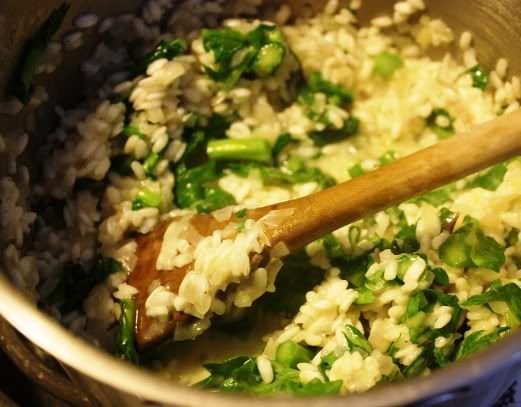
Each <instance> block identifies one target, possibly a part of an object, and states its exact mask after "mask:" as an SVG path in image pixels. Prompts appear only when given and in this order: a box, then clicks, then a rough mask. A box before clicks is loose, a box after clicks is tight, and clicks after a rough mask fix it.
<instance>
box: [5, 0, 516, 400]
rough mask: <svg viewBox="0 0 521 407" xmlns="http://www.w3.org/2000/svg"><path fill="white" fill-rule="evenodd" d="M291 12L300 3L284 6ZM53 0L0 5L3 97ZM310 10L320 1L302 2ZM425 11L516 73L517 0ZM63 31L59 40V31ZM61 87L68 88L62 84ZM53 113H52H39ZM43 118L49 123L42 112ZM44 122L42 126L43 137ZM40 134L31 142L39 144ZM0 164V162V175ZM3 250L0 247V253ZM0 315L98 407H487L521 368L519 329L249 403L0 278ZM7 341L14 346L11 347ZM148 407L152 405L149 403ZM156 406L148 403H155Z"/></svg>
mask: <svg viewBox="0 0 521 407" xmlns="http://www.w3.org/2000/svg"><path fill="white" fill-rule="evenodd" d="M288 2H289V3H290V4H291V5H292V6H293V8H294V9H295V10H299V9H301V8H302V5H303V3H304V1H299V0H289V1H288ZM60 3H61V1H59V0H2V1H1V2H0V16H2V15H3V16H6V17H7V18H6V19H5V27H4V28H3V29H1V28H0V95H1V94H2V93H3V90H4V89H5V84H6V83H7V81H8V78H9V76H10V74H11V72H12V68H13V64H14V62H15V61H16V58H17V56H18V53H19V50H20V47H21V45H22V44H23V42H24V40H25V39H26V38H27V36H28V35H30V33H32V32H33V31H34V30H35V28H36V27H37V26H38V24H39V23H40V22H41V21H43V20H44V19H45V18H46V16H47V15H48V13H49V10H50V9H51V8H52V7H55V6H57V5H59V4H60ZM72 3H73V5H72V9H71V12H70V14H69V16H68V18H67V20H66V24H65V26H64V27H63V28H62V31H61V33H64V32H67V31H68V30H70V29H71V26H70V22H71V20H72V17H73V16H74V15H75V14H78V13H80V12H86V11H93V12H96V13H97V14H99V15H101V16H108V15H113V14H115V13H121V12H124V11H129V10H132V9H134V8H135V7H136V6H137V3H138V0H111V1H110V2H108V1H100V0H74V1H73V2H72ZM309 3H310V4H312V5H313V6H314V7H315V6H316V5H317V2H312V1H309ZM365 3H366V4H365V6H364V8H363V9H362V11H361V13H360V17H361V19H362V20H363V21H364V20H367V19H368V18H370V17H374V16H375V15H377V14H379V13H381V12H382V11H384V10H390V9H391V7H392V3H393V2H392V1H390V0H366V2H365ZM427 3H428V5H429V10H430V14H431V15H433V16H439V17H441V18H443V19H444V20H445V21H446V22H447V23H449V25H450V26H451V27H453V28H454V29H455V31H456V33H459V32H461V31H463V30H471V31H473V33H474V35H475V44H476V48H477V50H478V54H479V57H480V61H482V62H483V64H484V65H486V66H488V67H489V68H491V67H493V65H494V63H495V61H496V60H497V59H498V58H500V57H505V58H507V59H509V61H510V69H511V72H512V73H517V74H520V73H521V1H519V0H495V1H491V0H472V1H463V0H431V1H427ZM59 35H60V34H59ZM95 41H96V38H95V37H94V36H91V37H90V38H89V40H88V41H87V46H86V47H84V48H82V49H80V50H77V51H74V52H71V53H68V54H67V58H66V61H65V63H64V64H63V65H62V66H61V67H60V68H59V69H58V70H57V72H56V73H55V74H52V75H44V76H42V77H41V78H39V81H43V82H44V83H45V85H46V87H47V88H48V89H49V93H50V96H51V101H52V102H59V103H63V104H68V103H70V102H72V101H73V100H74V99H75V98H76V97H77V96H78V88H77V87H75V86H68V85H69V84H75V83H80V70H79V63H78V62H79V61H81V59H82V58H84V57H85V56H86V55H87V53H88V50H89V49H88V48H89V47H88V46H89V44H92V43H94V42H95ZM64 84H65V85H67V86H64ZM46 112H47V113H48V116H50V115H51V109H48V110H47V111H46ZM42 117H43V118H48V117H47V115H46V114H45V112H44V114H43V116H42ZM22 125H23V117H21V118H16V119H12V118H10V117H6V116H1V115H0V131H2V129H4V128H7V127H9V128H13V127H17V126H22ZM49 126H50V124H49V125H47V126H46V125H44V124H43V121H42V125H41V130H42V131H41V132H40V136H41V137H44V136H45V132H46V129H48V128H49ZM39 140H40V138H39V137H33V138H32V139H31V143H32V148H37V147H38V143H39V142H40V141H39ZM1 171H2V163H0V173H1ZM2 252H3V250H2V248H1V247H0V253H2ZM0 314H1V315H3V316H4V317H5V318H6V319H7V320H8V321H9V322H10V323H11V324H12V325H13V326H14V327H15V328H16V329H17V330H19V331H20V332H21V333H22V334H23V335H24V336H26V337H27V338H28V339H30V340H31V341H32V342H34V343H35V344H37V345H38V346H39V347H41V348H42V349H44V350H46V351H47V352H48V353H49V354H51V355H53V356H55V357H56V358H57V359H58V360H59V361H61V362H62V364H63V365H65V366H68V367H67V368H66V369H67V372H68V373H69V376H70V377H71V379H72V380H73V382H74V383H75V384H76V385H77V386H78V387H79V388H81V389H82V391H84V392H85V393H87V394H88V396H89V398H90V399H91V400H95V401H94V403H95V404H96V403H97V404H99V405H103V406H110V405H113V406H121V405H130V406H139V405H144V404H145V403H144V401H145V400H148V401H153V402H155V403H159V404H167V405H177V406H181V405H182V406H196V405H198V406H200V405H208V406H212V407H214V406H216V407H219V406H231V405H246V404H247V405H248V406H251V407H255V406H269V405H273V406H286V405H304V404H305V405H306V406H326V405H327V406H344V405H348V404H349V405H352V406H367V407H378V406H393V405H396V406H398V405H400V406H401V405H407V404H410V405H423V406H427V405H429V406H431V405H446V406H467V405H468V406H470V405H471V406H490V405H492V404H493V402H494V401H495V400H497V398H498V397H499V395H500V394H501V393H502V392H503V391H504V390H505V389H506V388H507V387H508V386H509V385H510V384H511V382H512V381H513V380H514V378H515V377H517V375H518V374H519V373H520V371H521V332H518V333H516V334H513V335H511V336H509V337H508V338H506V339H505V340H503V341H502V342H501V343H499V344H496V345H494V346H493V347H492V348H490V349H489V350H488V351H486V352H484V353H482V354H480V355H478V356H477V357H475V358H473V359H471V360H468V361H464V362H462V363H456V364H455V365H453V366H451V367H449V368H447V369H444V370H440V371H436V372H433V374H432V375H430V376H429V377H420V378H415V379H412V380H408V381H406V382H404V383H400V384H394V385H382V386H378V387H377V388H375V389H373V390H371V391H369V392H367V393H364V394H357V395H352V396H349V397H344V398H342V397H333V398H316V399H309V398H308V399H305V400H295V399H288V398H277V399H269V400H265V399H255V398H249V397H246V396H232V395H223V394H213V393H207V392H201V391H198V390H195V389H189V388H185V387H182V386H179V385H176V384H173V383H171V382H169V381H166V380H165V379H161V378H159V377H158V376H157V375H156V374H154V373H152V372H147V371H145V370H143V369H137V368H134V367H133V366H130V365H127V364H125V363H122V362H120V361H118V360H116V359H114V358H113V357H111V356H110V355H108V354H106V353H104V352H101V351H99V350H97V349H95V348H93V347H92V346H90V345H88V344H86V343H85V342H83V341H81V340H80V339H78V338H75V337H74V336H72V335H71V334H70V333H69V332H68V331H67V330H65V329H64V328H62V327H61V326H59V325H58V324H57V323H56V322H54V321H53V320H52V319H50V318H49V317H48V316H46V315H44V314H43V313H41V312H40V311H38V310H37V309H36V308H35V307H34V306H33V305H32V304H31V303H29V302H28V301H27V300H26V299H25V298H24V297H23V296H21V295H20V294H19V293H18V292H17V291H16V290H15V289H14V287H13V286H12V285H11V284H10V283H9V282H8V281H7V280H6V279H5V278H4V277H3V276H0ZM13 342H14V341H13ZM147 405H151V404H147ZM152 405H155V404H152Z"/></svg>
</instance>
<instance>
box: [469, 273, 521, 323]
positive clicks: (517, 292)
mask: <svg viewBox="0 0 521 407" xmlns="http://www.w3.org/2000/svg"><path fill="white" fill-rule="evenodd" d="M493 301H504V302H506V303H507V304H508V307H509V309H510V311H511V313H512V314H513V316H515V318H516V319H517V322H521V288H519V286H518V285H517V284H515V283H508V284H506V285H501V282H500V281H499V280H496V281H494V283H492V284H491V285H490V288H489V289H488V290H487V291H486V292H485V293H483V294H478V295H474V296H472V297H470V298H469V299H468V300H466V301H465V302H464V303H463V306H465V307H471V306H477V305H483V304H488V303H490V302H493Z"/></svg>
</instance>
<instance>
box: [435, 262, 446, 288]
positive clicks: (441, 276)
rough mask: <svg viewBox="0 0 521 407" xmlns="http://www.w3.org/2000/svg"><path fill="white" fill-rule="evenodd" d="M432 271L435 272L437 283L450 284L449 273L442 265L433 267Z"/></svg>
mask: <svg viewBox="0 0 521 407" xmlns="http://www.w3.org/2000/svg"><path fill="white" fill-rule="evenodd" d="M432 272H433V273H434V283H435V284H437V285H443V286H446V285H449V275H448V274H447V272H446V271H445V270H443V269H442V268H441V267H436V268H434V269H432Z"/></svg>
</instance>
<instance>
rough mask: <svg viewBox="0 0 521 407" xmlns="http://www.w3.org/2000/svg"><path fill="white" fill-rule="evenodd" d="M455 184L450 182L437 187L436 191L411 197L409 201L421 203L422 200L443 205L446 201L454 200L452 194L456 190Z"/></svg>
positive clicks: (434, 204)
mask: <svg viewBox="0 0 521 407" xmlns="http://www.w3.org/2000/svg"><path fill="white" fill-rule="evenodd" d="M454 189H455V188H454V185H453V184H449V185H446V186H444V187H441V188H438V189H435V190H434V191H431V192H427V193H426V194H423V195H420V196H417V197H416V198H413V199H411V200H410V201H409V202H412V203H415V204H419V203H421V202H427V203H428V204H430V205H432V206H435V207H437V206H441V205H443V204H444V203H447V202H450V201H452V198H451V194H452V192H453V191H454Z"/></svg>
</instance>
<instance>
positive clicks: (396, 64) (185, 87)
mask: <svg viewBox="0 0 521 407" xmlns="http://www.w3.org/2000/svg"><path fill="white" fill-rule="evenodd" d="M167 3H168V2H160V1H152V2H149V3H147V5H146V6H145V7H144V8H143V10H142V14H141V15H136V16H130V15H126V16H122V17H118V18H114V19H112V20H105V21H104V22H102V23H101V25H100V27H99V29H100V30H101V31H103V33H104V35H105V36H106V37H107V38H106V42H103V43H100V44H99V45H98V46H97V48H96V49H95V52H94V54H93V57H92V58H91V59H90V60H87V61H85V62H84V63H83V65H82V69H83V71H84V73H85V75H86V77H87V79H88V80H90V82H88V84H89V86H88V87H87V89H86V96H87V97H86V99H85V100H84V101H83V102H82V103H81V104H79V105H78V106H76V107H73V108H70V109H63V108H60V107H58V108H57V112H58V114H59V115H60V118H61V120H60V124H59V126H58V127H57V129H56V130H55V131H54V132H53V133H52V134H51V135H50V136H49V141H48V143H47V144H46V146H45V147H44V148H43V149H42V151H41V154H42V155H41V156H42V173H41V174H40V175H41V176H40V177H37V178H36V185H35V186H33V188H32V190H31V201H32V202H33V209H34V210H35V213H31V212H29V213H25V214H23V211H22V210H21V208H17V207H16V205H14V204H15V203H16V201H17V199H18V191H17V189H16V187H15V185H14V181H13V180H12V179H11V177H4V178H3V179H2V181H1V182H0V189H1V190H2V196H3V197H4V196H5V197H10V198H6V199H3V200H2V202H1V204H2V206H1V209H2V215H1V216H2V218H1V219H2V224H3V225H4V226H5V230H6V233H5V234H4V237H3V239H11V240H12V244H11V245H10V246H9V248H8V252H7V253H6V256H7V258H8V259H11V262H12V265H13V267H12V269H11V270H9V272H10V273H11V276H12V278H13V280H14V281H15V282H16V283H17V284H18V286H20V287H21V288H22V289H25V290H26V291H27V292H28V293H30V295H32V297H33V298H34V299H35V301H36V300H38V301H39V302H40V303H41V304H42V306H43V307H44V308H45V309H47V310H48V311H49V312H50V313H51V314H52V315H54V316H55V317H56V318H59V319H60V320H61V321H62V322H63V323H64V324H65V325H67V326H69V327H70V328H71V329H72V330H73V331H74V332H76V333H77V334H79V335H83V336H85V337H86V338H88V339H89V340H92V341H93V342H94V343H96V344H98V345H100V346H104V347H107V348H109V349H110V350H111V351H113V352H114V353H115V354H116V355H117V356H118V357H121V358H123V359H126V360H128V361H130V362H132V363H136V364H141V365H145V366H150V367H153V368H156V369H159V370H161V371H162V372H163V373H164V374H165V375H168V376H172V377H174V378H175V379H176V380H179V381H182V382H183V383H188V384H191V385H196V386H198V387H202V388H205V389H210V390H216V391H227V392H246V393H251V394H260V395H267V394H279V393H288V394H293V395H299V396H301V395H321V394H346V393H353V392H361V391H365V390H368V389H370V388H371V387H373V386H375V385H377V384H379V383H385V382H395V381H400V380H403V379H405V378H408V377H412V376H416V375H422V374H427V373H429V372H430V371H432V370H435V369H439V368H443V367H445V366H447V365H449V364H450V363H452V362H454V361H458V360H461V359H465V358H468V357H471V356H472V355H474V354H475V353H477V352H479V351H481V350H482V349H484V348H486V347H487V346H489V345H490V344H492V343H494V342H496V341H497V340H499V339H500V338H501V337H502V336H504V335H506V334H508V332H509V331H510V330H512V329H515V328H516V327H517V325H518V324H519V321H521V305H520V302H519V301H520V299H521V288H520V281H519V278H520V273H521V271H520V267H521V243H519V232H520V229H521V218H520V216H519V214H520V213H521V161H519V159H514V160H511V161H509V162H505V163H501V164H498V165H496V166H494V167H492V168H490V169H487V170H486V171H483V172H482V173H480V174H476V175H474V176H471V177H468V178H467V179H464V180H461V181H458V182H455V183H453V184H450V185H447V186H445V187H442V188H439V189H437V190H435V191H432V192H429V193H427V194H424V195H421V196H418V197H416V198H414V199H412V200H410V201H408V202H404V203H403V204H401V205H399V206H397V207H393V208H390V209H388V210H386V211H383V212H380V213H377V214H376V215H374V216H371V217H368V218H365V219H362V220H360V221H357V222H355V223H353V224H351V225H348V226H345V227H343V228H341V229H339V230H337V231H335V232H334V233H332V234H329V235H327V236H324V237H323V238H321V239H319V240H318V241H316V242H313V243H312V244H310V245H308V246H307V247H306V248H305V250H301V251H299V252H297V253H293V254H291V255H289V256H287V254H288V251H287V248H286V247H285V246H284V244H279V245H275V246H274V247H272V248H271V250H270V251H269V256H268V258H267V259H266V258H263V259H260V258H259V255H260V253H261V252H262V248H263V247H264V246H265V245H267V244H269V241H267V240H266V238H265V236H264V227H265V226H266V225H270V224H273V223H276V222H277V220H280V219H281V217H291V216H292V213H291V211H287V210H286V211H271V212H268V213H266V214H263V216H259V217H256V218H252V217H251V216H250V215H251V212H250V211H252V210H253V209H254V208H258V207H261V206H264V205H268V204H272V203H276V202H281V201H286V200H289V199H292V198H297V197H302V196H305V195H308V194H311V193H313V192H316V191H318V190H320V189H323V188H328V187H330V186H332V185H334V184H335V183H338V182H342V181H345V180H348V179H350V178H354V177H357V176H360V175H362V174H364V173H366V172H368V171H372V170H374V169H375V168H378V167H379V166H383V165H386V164H388V163H390V162H392V161H394V160H396V159H397V158H399V157H402V156H405V155H407V154H410V153H411V152H414V151H415V150H418V149H421V148H424V147H427V146H429V145H432V144H434V143H436V142H437V141H439V140H441V139H444V138H447V137H451V136H453V135H454V134H455V133H458V132H463V131H465V130H467V129H469V128H470V127H472V126H474V125H476V124H479V123H482V122H485V121H488V120H491V119H493V118H494V117H496V116H497V115H501V114H503V113H505V112H509V111H513V110H515V109H517V108H518V107H519V98H520V97H521V85H520V81H519V78H518V77H516V76H514V77H512V78H508V77H507V67H508V65H507V62H506V61H505V60H504V59H499V61H498V63H497V66H496V67H495V68H493V69H492V70H490V69H487V68H485V67H483V66H481V65H480V64H479V62H478V60H477V56H476V53H475V51H474V49H473V48H472V36H471V34H470V33H469V32H464V33H462V34H461V36H460V37H459V39H458V38H456V36H455V34H454V32H453V31H452V30H451V29H450V28H449V27H448V26H446V25H445V23H444V22H443V21H441V20H439V19H436V18H433V17H430V16H429V15H428V14H426V12H425V5H424V3H423V1H422V0H406V1H400V2H398V3H396V4H395V5H394V9H393V12H392V14H391V15H389V16H379V17H376V18H374V19H373V20H371V21H370V23H369V24H367V25H362V24H361V23H359V21H358V19H357V15H358V13H359V8H360V2H359V1H356V0H353V1H351V2H350V3H349V4H347V5H344V4H339V2H338V1H336V0H329V1H328V2H327V4H326V5H325V6H324V7H323V9H322V10H319V11H318V12H316V13H315V12H312V10H311V9H309V10H308V9H307V8H306V7H304V10H300V11H301V12H300V14H297V13H296V12H297V10H294V11H295V14H294V12H293V11H292V10H291V8H290V7H289V6H288V5H286V4H283V5H280V6H277V7H267V8H266V9H265V10H264V11H265V14H264V16H263V19H262V20H260V19H256V18H258V16H259V13H258V9H257V2H238V3H233V2H227V3H224V2H200V1H196V0H188V1H186V2H185V3H183V4H181V5H179V6H178V7H176V9H175V11H174V12H171V10H170V9H169V8H168V7H167V6H166V4H167ZM366 7H369V5H366ZM62 11H63V10H62ZM161 15H165V16H166V17H165V18H161ZM220 16H225V17H227V18H226V19H224V20H223V21H221V19H220ZM253 16H255V17H256V18H251V17H253ZM228 17H229V18H228ZM51 36H52V33H51ZM47 41H48V39H47ZM454 44H455V45H457V46H458V47H459V48H460V50H461V56H458V55H456V53H453V52H451V51H449V47H450V46H452V45H454ZM22 66H24V65H23V64H22ZM31 81H32V76H30V75H29V76H28V77H27V76H26V77H25V80H24V81H21V82H20V83H21V84H22V85H23V86H21V87H20V90H19V92H20V94H21V95H23V97H22V98H21V100H20V101H21V102H26V101H27V100H28V97H29V96H28V95H27V92H30V91H31V89H32V88H33V86H32V84H31V83H32V82H31ZM33 94H35V92H33ZM33 97H34V96H33ZM25 140H26V139H25ZM0 141H2V143H0V146H2V145H3V144H5V143H4V141H3V139H0ZM11 150H12V151H17V150H13V149H11ZM22 150H23V148H22ZM13 165H15V164H13ZM15 171H16V168H15ZM23 172H24V170H21V171H20V173H23ZM396 176H400V174H396ZM26 182H27V181H26ZM22 196H23V194H22ZM13 205H14V207H13ZM19 209H20V210H19ZM36 213H37V216H36ZM196 213H206V214H208V219H212V222H213V225H214V226H213V227H212V228H211V230H210V229H204V228H202V227H201V225H198V224H197V222H195V221H194V219H195V218H194V214H196ZM6 214H7V215H6ZM18 214H20V216H23V221H20V216H18ZM10 216H13V217H14V218H10ZM16 216H18V218H16ZM31 224H32V225H33V227H32V233H33V235H34V240H33V243H32V246H31V248H30V250H29V252H28V254H27V255H26V256H25V257H19V255H18V252H17V248H19V247H20V246H21V242H22V239H21V237H22V236H23V234H24V233H27V232H28V228H29V225H31ZM22 225H23V227H24V228H25V229H23V230H20V229H19V228H20V227H22ZM203 229H204V230H203ZM151 236H152V237H158V238H157V239H151V238H150V237H151ZM143 253H144V254H143ZM138 254H139V255H138ZM261 260H262V261H261ZM172 270H173V271H172ZM38 276H39V277H38Z"/></svg>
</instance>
